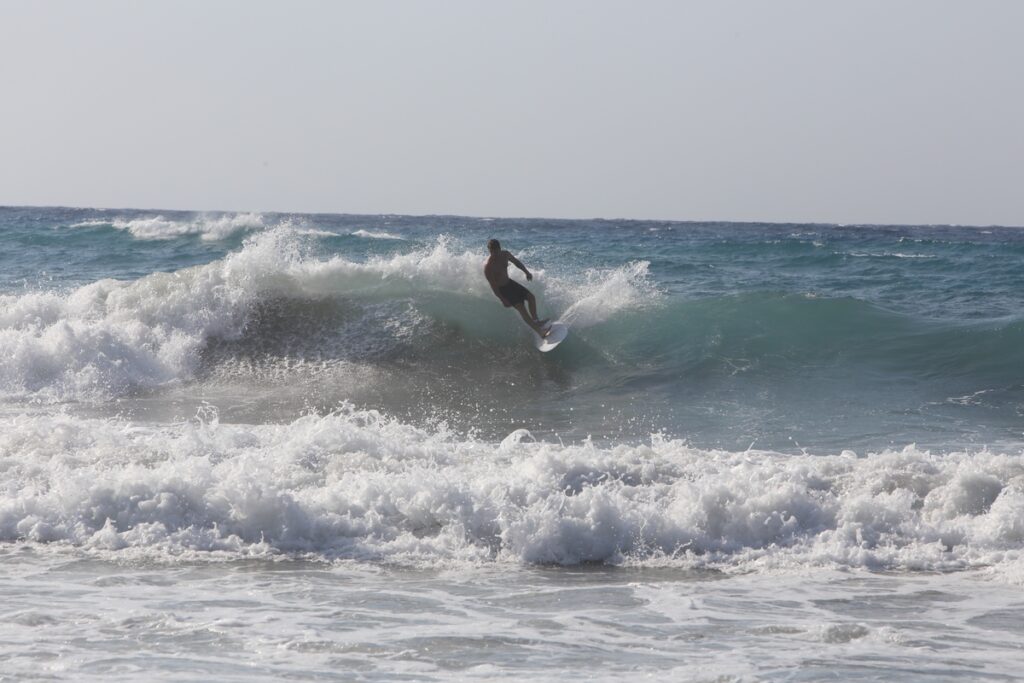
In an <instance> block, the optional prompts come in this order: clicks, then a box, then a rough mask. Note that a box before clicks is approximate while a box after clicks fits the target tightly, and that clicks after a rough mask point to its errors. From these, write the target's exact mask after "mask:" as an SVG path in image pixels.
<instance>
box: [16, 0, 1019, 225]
mask: <svg viewBox="0 0 1024 683" xmlns="http://www.w3.org/2000/svg"><path fill="white" fill-rule="evenodd" d="M1022 36H1024V2H1022V1H1020V0H1002V1H998V0H970V1H968V0H958V1H944V0H883V1H877V0H857V1H852V0H851V1H847V2H840V1H831V2H830V1H823V0H800V1H797V0H775V1H772V2H766V1H764V0H749V1H739V0H713V1H712V0H708V1H705V2H686V1H682V0H675V1H669V2H654V1H651V2H645V1H642V0H634V1H631V2H605V1H600V0H580V1H559V0H546V1H523V0H517V1H516V2H485V1H481V0H444V1H440V0H438V1H436V2H427V1H426V0H415V1H408V2H400V1H390V0H376V1H373V2H370V1H367V2H326V1H325V2H312V1H295V0H292V1H289V2H283V1H282V2H258V1H252V0H245V1H230V2H229V1H219V0H202V1H180V0H176V1H173V2H171V1H166V2H164V1H155V0H154V1H147V2H136V1H135V0H124V1H90V2H78V1H75V2H56V1H52V2H51V1H46V0H0V204H3V205H70V206H95V207H136V208H163V209H195V210H214V209H224V210H251V211H297V212H298V211H302V212H305V211H309V212H341V213H405V214H429V213H436V214H464V215H480V216H547V217H581V218H582V217H606V218H616V217H625V218H663V219H678V220H765V221H824V222H839V223H856V222H871V223H967V224H1004V225H1024V40H1022Z"/></svg>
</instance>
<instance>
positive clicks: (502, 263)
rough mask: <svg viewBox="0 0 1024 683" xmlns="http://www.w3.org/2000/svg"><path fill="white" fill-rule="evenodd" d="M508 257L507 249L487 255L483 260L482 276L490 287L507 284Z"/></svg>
mask: <svg viewBox="0 0 1024 683" xmlns="http://www.w3.org/2000/svg"><path fill="white" fill-rule="evenodd" d="M508 257H509V253H508V252H507V251H499V252H498V253H497V254H491V255H490V256H488V257H487V260H486V261H484V277H486V278H487V281H488V282H490V283H491V286H492V287H501V286H502V285H507V284H508Z"/></svg>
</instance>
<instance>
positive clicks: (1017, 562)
mask: <svg viewBox="0 0 1024 683" xmlns="http://www.w3.org/2000/svg"><path fill="white" fill-rule="evenodd" d="M491 237H495V238H498V239H500V240H501V242H502V245H503V247H505V248H507V249H509V250H510V251H512V253H513V254H515V255H516V256H518V257H519V258H520V259H521V260H522V261H523V262H524V263H525V264H526V265H527V266H528V267H529V268H530V269H531V270H532V271H533V272H534V275H535V277H534V280H533V282H531V283H526V282H525V279H524V278H523V276H522V274H521V273H519V272H518V271H515V270H513V271H512V276H513V277H514V278H516V279H518V280H519V281H520V282H523V284H527V286H528V287H529V288H530V289H531V290H532V291H533V292H534V293H535V294H536V295H537V296H538V299H539V302H540V307H539V308H540V313H541V315H542V316H543V317H547V316H551V317H553V318H558V319H561V320H563V321H565V322H567V323H569V324H570V325H571V327H572V329H571V331H570V334H569V337H568V339H567V340H566V341H565V342H563V343H562V344H561V345H560V346H559V347H558V348H557V349H555V350H554V351H552V352H550V353H547V354H541V353H539V352H538V351H537V350H536V349H535V347H534V343H533V338H532V333H531V332H530V331H529V330H528V329H527V328H526V326H525V325H523V323H522V321H521V320H520V319H519V317H518V315H516V313H515V312H514V311H511V310H510V309H505V308H503V307H502V306H501V304H500V302H499V301H498V300H497V299H496V298H495V297H494V295H493V294H492V293H491V291H490V288H489V286H488V284H487V282H486V281H485V280H484V278H483V272H482V266H483V260H484V258H485V257H486V253H487V252H486V247H485V242H486V241H487V239H488V238H491ZM1022 672H1024V230H1022V229H1014V228H1000V227H987V228H973V227H957V226H862V225H790V224H759V223H743V224H739V223H680V222H661V221H623V220H571V221H570V220H540V219H529V220H526V219H523V220H517V219H485V218H460V217H453V216H428V217H408V216H349V215H299V214H289V215H284V214H234V213H228V214H224V213H183V212H171V211H132V210H91V209H62V208H61V209H58V208H46V209H43V208H16V207H15V208H0V681H8V680H11V681H14V680H17V681H22V680H33V681H35V680H69V681H72V680H73V681H81V680H96V681H99V680H102V681H138V680H167V681H172V680H173V681H212V680H216V681H279V680H339V681H438V680H449V679H457V680H496V679H508V680H523V679H532V680H552V681H554V680H576V679H588V680H597V681H619V680H634V679H647V680H673V681H678V680H686V681H691V680H692V681H755V680H758V681H818V680H823V679H834V680H844V681H857V680H865V681H888V680H901V681H914V680H917V681H935V680H965V681H989V680H992V681H1010V680H1019V678H1018V677H1020V676H1021V675H1022Z"/></svg>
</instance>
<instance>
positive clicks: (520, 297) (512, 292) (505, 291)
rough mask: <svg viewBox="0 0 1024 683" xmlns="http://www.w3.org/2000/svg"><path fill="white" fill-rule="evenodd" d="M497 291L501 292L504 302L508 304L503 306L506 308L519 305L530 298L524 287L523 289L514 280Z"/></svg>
mask: <svg viewBox="0 0 1024 683" xmlns="http://www.w3.org/2000/svg"><path fill="white" fill-rule="evenodd" d="M498 291H499V292H501V295H502V296H503V297H505V301H507V302H508V303H507V304H505V306H506V308H507V307H509V306H515V305H516V304H521V303H523V302H524V301H526V300H527V299H528V298H529V296H530V292H529V291H528V290H527V289H526V287H523V286H522V285H521V284H519V283H518V282H516V281H515V280H509V281H508V282H507V283H506V284H503V285H502V286H501V287H498Z"/></svg>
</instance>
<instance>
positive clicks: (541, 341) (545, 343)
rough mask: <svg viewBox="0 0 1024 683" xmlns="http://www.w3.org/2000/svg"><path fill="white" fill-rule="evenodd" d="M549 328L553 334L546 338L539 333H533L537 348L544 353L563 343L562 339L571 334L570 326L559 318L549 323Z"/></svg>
mask: <svg viewBox="0 0 1024 683" xmlns="http://www.w3.org/2000/svg"><path fill="white" fill-rule="evenodd" d="M549 328H550V329H551V334H549V335H548V336H546V337H544V338H541V336H540V335H539V334H537V333H534V335H533V338H534V341H535V343H536V344H537V348H538V349H540V350H541V351H543V352H544V353H547V352H548V351H550V350H551V349H553V348H555V347H556V346H558V345H559V344H561V343H562V340H564V339H565V338H566V336H567V335H568V334H569V326H568V325H566V324H565V323H563V322H560V321H558V320H556V321H555V322H553V323H551V325H549Z"/></svg>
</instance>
